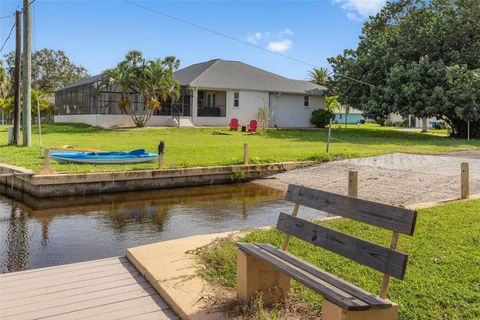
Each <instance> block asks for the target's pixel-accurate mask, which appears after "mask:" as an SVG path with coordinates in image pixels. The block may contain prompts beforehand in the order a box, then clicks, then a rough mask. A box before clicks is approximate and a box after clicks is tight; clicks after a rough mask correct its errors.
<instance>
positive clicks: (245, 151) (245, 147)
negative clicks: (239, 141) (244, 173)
mask: <svg viewBox="0 0 480 320" xmlns="http://www.w3.org/2000/svg"><path fill="white" fill-rule="evenodd" d="M243 163H244V164H245V165H246V166H247V165H248V142H244V143H243Z"/></svg>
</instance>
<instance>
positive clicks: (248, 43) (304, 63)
mask: <svg viewBox="0 0 480 320" xmlns="http://www.w3.org/2000/svg"><path fill="white" fill-rule="evenodd" d="M33 1H36V0H32V2H33ZM123 2H126V3H128V4H131V5H133V6H136V7H139V8H141V9H144V10H147V11H150V12H153V13H156V14H159V15H161V16H164V17H167V18H169V19H171V20H174V21H177V22H181V23H183V24H186V25H189V26H192V27H195V28H197V29H200V30H203V31H206V32H210V33H213V34H216V35H217V36H221V37H223V38H226V39H229V40H232V41H236V42H239V43H241V44H244V45H247V46H250V47H252V48H255V49H260V50H262V51H266V52H268V53H271V54H275V55H277V56H280V57H282V58H285V59H288V60H291V61H295V62H297V63H301V64H303V65H306V66H308V67H312V68H318V66H316V65H314V64H312V63H309V62H305V61H303V60H300V59H297V58H294V57H291V56H287V55H286V54H283V53H279V52H275V51H273V50H270V49H268V48H264V47H262V46H259V45H256V44H253V43H250V42H248V41H245V40H242V39H239V38H236V37H234V36H231V35H229V34H226V33H223V32H220V31H217V30H214V29H211V28H208V27H204V26H202V25H199V24H197V23H194V22H190V21H187V20H185V19H182V18H178V17H175V16H172V15H171V14H168V13H165V12H162V11H159V10H157V9H154V8H150V7H147V6H144V5H143V4H140V3H137V2H134V1H131V0H123ZM338 76H339V77H343V78H345V79H349V80H352V81H356V82H358V83H362V84H365V85H368V86H370V87H374V85H372V84H370V83H367V82H365V81H362V80H358V79H354V78H351V77H348V76H344V75H341V74H338Z"/></svg>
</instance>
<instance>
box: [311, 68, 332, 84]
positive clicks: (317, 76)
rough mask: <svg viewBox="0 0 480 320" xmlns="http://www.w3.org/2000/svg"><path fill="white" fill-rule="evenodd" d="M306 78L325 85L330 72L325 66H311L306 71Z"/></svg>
mask: <svg viewBox="0 0 480 320" xmlns="http://www.w3.org/2000/svg"><path fill="white" fill-rule="evenodd" d="M307 76H308V80H309V81H310V82H313V83H315V84H318V85H321V86H326V85H327V83H328V80H329V78H330V72H329V71H328V69H327V68H313V69H312V70H310V71H308V75H307Z"/></svg>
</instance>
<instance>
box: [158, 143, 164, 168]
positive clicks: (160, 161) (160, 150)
mask: <svg viewBox="0 0 480 320" xmlns="http://www.w3.org/2000/svg"><path fill="white" fill-rule="evenodd" d="M164 153H165V142H164V141H160V143H159V144H158V169H160V170H161V169H163V154H164Z"/></svg>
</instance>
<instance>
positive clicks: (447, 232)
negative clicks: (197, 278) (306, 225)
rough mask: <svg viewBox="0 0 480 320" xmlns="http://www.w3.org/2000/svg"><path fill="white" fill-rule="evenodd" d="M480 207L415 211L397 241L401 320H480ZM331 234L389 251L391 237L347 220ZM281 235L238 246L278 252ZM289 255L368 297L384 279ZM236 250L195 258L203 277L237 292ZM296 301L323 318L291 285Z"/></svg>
mask: <svg viewBox="0 0 480 320" xmlns="http://www.w3.org/2000/svg"><path fill="white" fill-rule="evenodd" d="M479 212H480V201H478V200H475V201H468V202H458V203H453V204H448V205H444V206H440V207H435V208H429V209H423V210H420V211H419V215H418V220H417V228H416V231H415V235H414V236H413V237H412V238H410V237H408V236H401V237H400V241H399V251H401V252H405V253H407V254H409V262H408V267H407V272H406V276H405V279H404V281H399V280H396V279H394V280H392V282H391V286H390V291H389V298H390V299H391V300H393V301H395V302H397V303H399V304H400V316H399V318H400V319H403V320H410V319H425V320H427V319H429V320H431V319H480V214H479ZM323 224H325V225H327V226H328V227H330V228H333V229H336V230H341V231H342V232H345V233H348V234H352V235H355V236H357V237H360V238H363V239H366V240H369V241H371V242H375V243H379V244H382V245H384V246H388V240H389V238H390V235H391V234H390V233H389V232H386V231H383V230H380V229H378V228H375V227H370V226H366V225H364V224H361V223H356V222H353V221H349V220H338V221H330V222H324V223H323ZM283 237H284V235H283V234H281V233H280V232H278V231H276V230H274V229H270V230H258V231H253V232H251V233H250V234H248V235H247V236H246V237H245V238H244V239H242V240H240V241H244V242H264V243H271V244H273V245H276V246H277V247H280V246H281V243H282V241H283ZM289 251H290V252H291V253H293V254H294V255H296V256H297V257H300V258H302V259H303V260H305V261H308V262H310V263H312V264H314V265H316V266H319V267H321V268H323V269H325V270H327V271H329V272H331V273H333V274H335V275H338V276H340V277H341V278H343V279H346V280H348V281H350V282H352V283H354V284H356V285H358V286H360V287H362V288H364V289H367V290H368V291H370V292H374V293H378V291H379V288H380V283H381V280H382V275H381V274H380V273H378V272H376V271H373V270H372V269H369V268H367V267H363V266H360V265H359V264H357V263H355V262H351V261H349V260H347V259H345V258H343V257H340V256H337V255H335V254H332V253H329V252H327V251H325V250H323V249H319V248H317V247H314V246H313V245H310V244H307V243H306V242H304V241H300V240H298V239H294V238H292V239H291V241H290V246H289ZM235 252H236V249H235V246H234V243H233V241H232V240H230V239H223V240H220V241H218V242H216V243H215V244H213V245H212V246H210V247H208V248H206V249H204V250H203V251H201V252H200V253H199V259H200V262H201V263H202V264H203V268H202V269H201V271H200V272H201V275H202V276H204V277H205V278H206V279H208V280H209V281H211V282H214V283H216V284H219V285H223V286H227V287H235V284H236V274H235V264H236V261H235V259H236V255H235ZM292 295H293V298H294V301H298V302H300V303H306V304H307V305H308V306H309V309H310V310H312V311H313V312H316V313H317V315H318V313H320V312H321V301H322V298H321V297H320V296H319V295H317V294H315V293H313V292H312V291H310V290H308V289H306V288H305V287H303V286H300V285H298V284H297V283H294V284H293V286H292Z"/></svg>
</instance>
